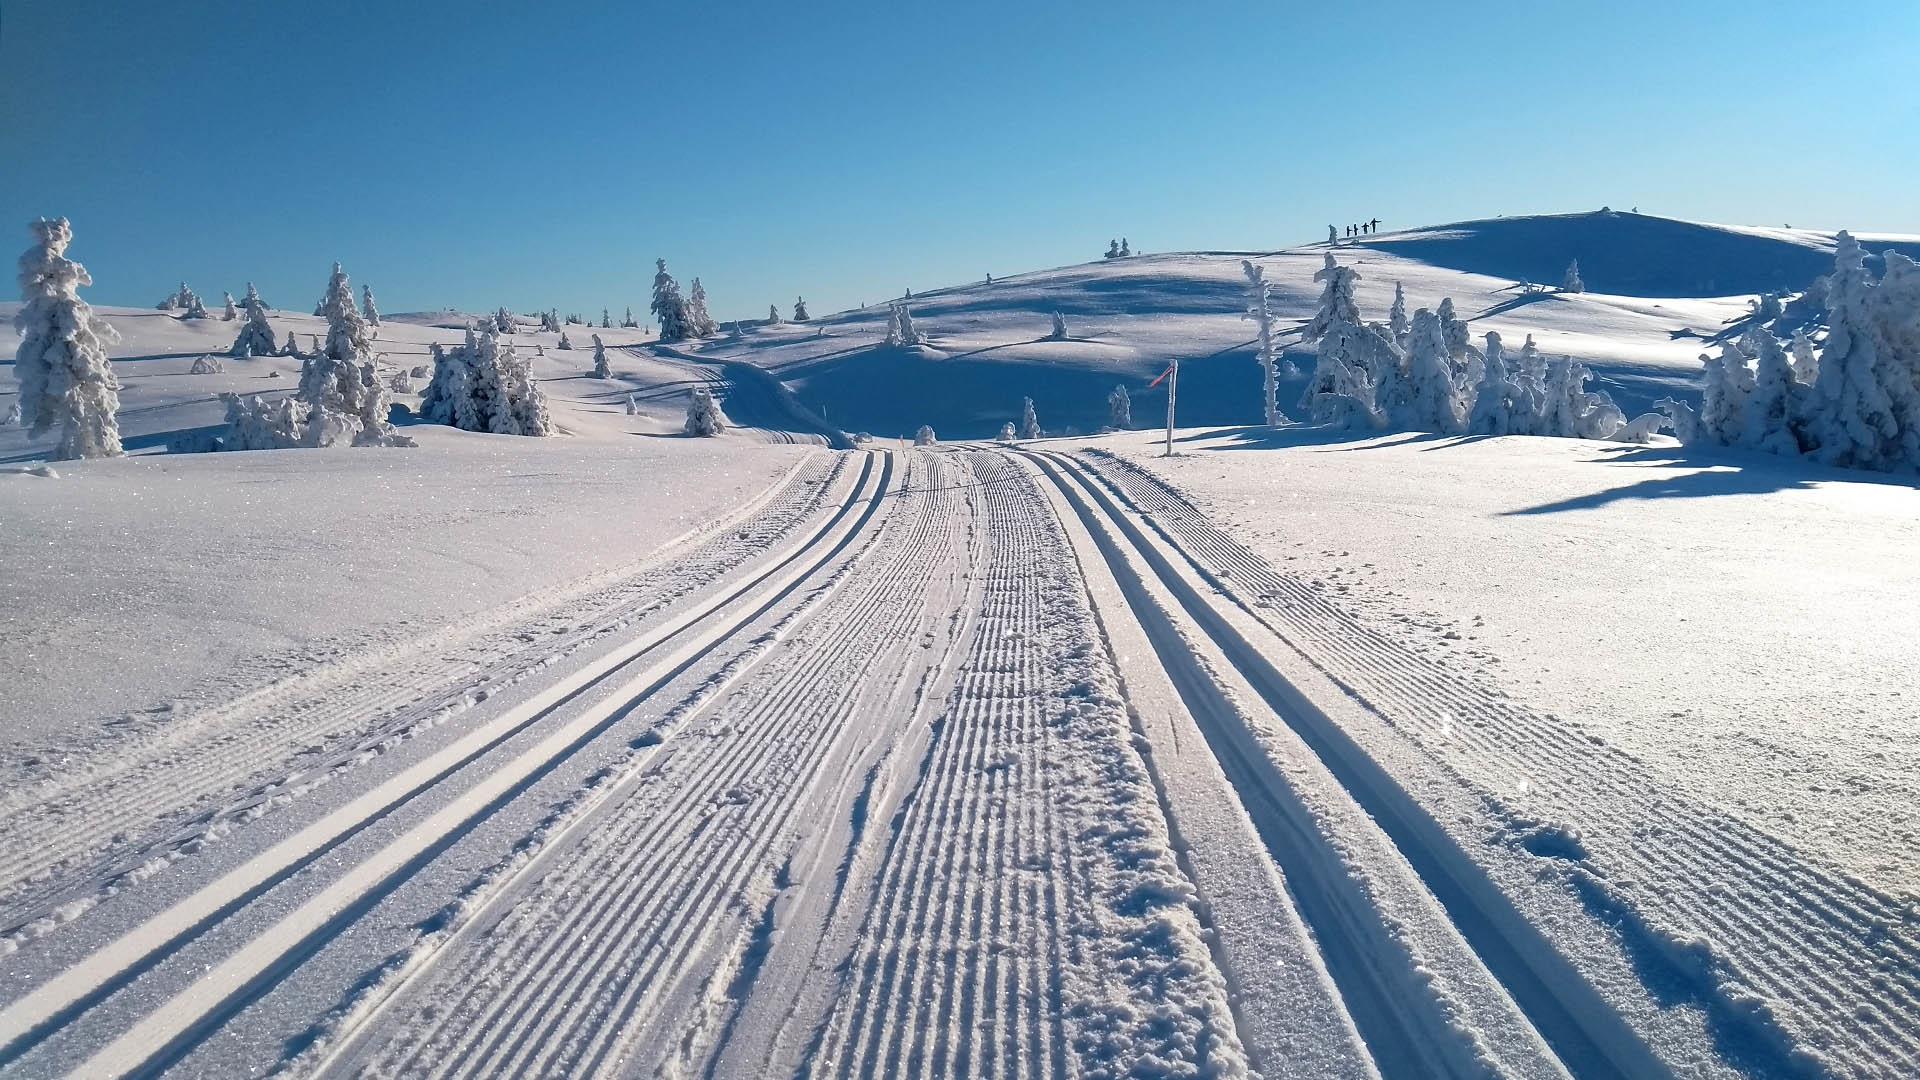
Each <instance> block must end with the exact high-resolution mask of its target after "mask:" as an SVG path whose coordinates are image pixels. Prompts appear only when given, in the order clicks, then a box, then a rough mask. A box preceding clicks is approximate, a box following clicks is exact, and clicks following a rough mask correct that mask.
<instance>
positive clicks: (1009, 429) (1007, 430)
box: [995, 420, 1019, 443]
mask: <svg viewBox="0 0 1920 1080" xmlns="http://www.w3.org/2000/svg"><path fill="white" fill-rule="evenodd" d="M995 438H997V439H998V440H999V441H1001V442H1003V443H1010V442H1013V441H1014V440H1016V439H1018V438H1019V436H1018V435H1015V434H1014V433H1013V421H1011V420H1009V421H1007V422H1006V423H1004V424H1001V425H1000V434H999V435H997V436H995Z"/></svg>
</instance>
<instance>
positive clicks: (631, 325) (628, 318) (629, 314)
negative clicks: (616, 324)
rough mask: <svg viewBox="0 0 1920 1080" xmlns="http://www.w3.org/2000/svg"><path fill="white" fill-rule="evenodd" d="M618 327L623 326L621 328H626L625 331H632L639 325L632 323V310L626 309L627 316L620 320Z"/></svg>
mask: <svg viewBox="0 0 1920 1080" xmlns="http://www.w3.org/2000/svg"><path fill="white" fill-rule="evenodd" d="M620 325H621V326H623V327H626V328H627V329H629V330H631V329H633V328H634V327H637V326H639V325H640V324H639V323H637V322H634V321H633V309H632V308H628V309H627V314H626V316H625V317H623V318H622V319H621V320H620Z"/></svg>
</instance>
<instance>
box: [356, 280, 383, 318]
mask: <svg viewBox="0 0 1920 1080" xmlns="http://www.w3.org/2000/svg"><path fill="white" fill-rule="evenodd" d="M360 313H361V315H363V316H364V317H365V318H366V320H367V325H368V326H379V325H380V305H378V304H376V303H374V301H373V286H371V285H362V286H360Z"/></svg>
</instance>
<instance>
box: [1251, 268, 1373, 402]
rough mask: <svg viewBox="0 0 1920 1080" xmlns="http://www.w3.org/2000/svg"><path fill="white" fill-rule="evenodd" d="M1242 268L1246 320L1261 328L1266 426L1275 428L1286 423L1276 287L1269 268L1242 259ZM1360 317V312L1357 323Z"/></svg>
mask: <svg viewBox="0 0 1920 1080" xmlns="http://www.w3.org/2000/svg"><path fill="white" fill-rule="evenodd" d="M1327 261H1328V262H1329V264H1331V263H1332V261H1333V259H1332V256H1328V259H1327ZM1240 269H1241V271H1242V272H1243V273H1245V274H1246V275H1247V312H1246V315H1245V318H1249V319H1252V320H1253V322H1254V325H1255V326H1257V327H1259V333H1258V334H1257V335H1256V340H1257V341H1258V343H1259V348H1258V350H1257V355H1258V356H1259V359H1260V411H1261V415H1262V416H1263V417H1265V421H1264V422H1265V423H1266V425H1267V426H1268V427H1273V426H1275V425H1277V424H1281V423H1284V422H1285V421H1286V416H1285V415H1284V414H1283V413H1281V411H1280V372H1279V363H1280V358H1279V350H1278V349H1277V348H1275V346H1274V342H1273V321H1274V320H1273V284H1272V283H1271V282H1269V281H1268V280H1267V268H1266V267H1264V266H1255V265H1254V264H1253V262H1252V260H1250V259H1242V260H1240ZM1349 299H1351V297H1349ZM1358 318H1359V316H1358V314H1357V313H1356V314H1355V321H1358Z"/></svg>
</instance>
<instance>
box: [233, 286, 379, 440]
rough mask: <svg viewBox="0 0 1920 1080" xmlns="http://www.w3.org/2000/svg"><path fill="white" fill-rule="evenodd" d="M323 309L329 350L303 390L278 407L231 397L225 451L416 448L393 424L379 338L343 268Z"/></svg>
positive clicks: (303, 370)
mask: <svg viewBox="0 0 1920 1080" xmlns="http://www.w3.org/2000/svg"><path fill="white" fill-rule="evenodd" d="M320 306H321V313H322V314H323V315H324V316H325V317H326V320H327V340H326V344H325V345H323V346H319V347H317V348H315V349H314V350H313V352H312V353H311V354H310V355H308V356H307V357H306V358H305V359H304V360H302V361H301V364H300V386H299V389H298V390H296V391H295V392H294V393H293V394H292V395H291V396H289V397H285V398H282V399H280V400H278V401H274V402H268V401H265V400H263V399H262V398H260V397H257V396H248V397H240V396H238V395H231V394H230V395H226V402H227V434H226V437H225V438H224V439H222V440H221V446H222V448H223V449H227V450H276V449H284V448H289V447H296V446H306V447H322V446H339V445H347V444H351V445H353V446H411V445H413V440H411V439H409V438H407V437H406V436H404V435H400V434H398V433H396V432H395V431H394V430H393V425H392V424H391V423H390V422H389V420H388V416H387V412H388V406H389V403H390V398H389V396H388V391H387V385H386V384H385V383H383V382H381V381H380V380H379V379H378V378H377V377H376V374H375V371H374V361H373V335H372V332H371V330H370V329H369V327H368V324H367V321H366V319H365V318H364V317H363V316H362V315H361V313H360V310H359V309H358V308H357V307H356V306H355V305H354V300H353V286H352V284H351V283H350V282H349V281H348V280H347V275H346V272H345V271H343V270H342V269H341V268H340V264H339V263H335V264H333V277H332V279H331V280H330V281H329V282H328V284H327V294H326V297H325V299H323V300H322V301H321V305H320Z"/></svg>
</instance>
